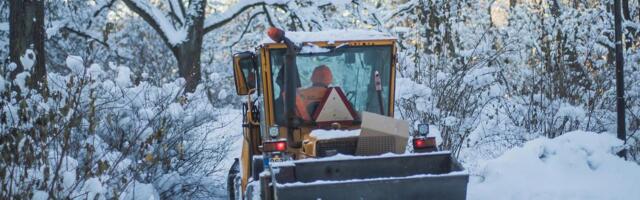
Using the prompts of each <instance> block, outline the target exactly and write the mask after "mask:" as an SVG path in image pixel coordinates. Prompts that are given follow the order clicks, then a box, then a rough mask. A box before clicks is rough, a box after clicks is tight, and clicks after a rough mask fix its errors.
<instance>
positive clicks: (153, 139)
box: [0, 56, 231, 199]
mask: <svg viewBox="0 0 640 200" xmlns="http://www.w3.org/2000/svg"><path fill="white" fill-rule="evenodd" d="M66 60H67V61H66V67H68V68H69V69H71V71H72V72H73V73H70V74H68V75H61V74H58V73H49V74H48V86H49V88H48V91H47V92H46V93H45V94H44V95H40V94H39V93H38V92H37V91H35V90H29V89H28V88H26V87H25V88H22V91H23V92H22V93H21V94H18V93H16V92H13V90H11V89H9V88H5V87H4V85H8V84H4V80H2V83H3V84H2V85H3V87H2V88H3V91H2V99H1V100H0V107H2V109H1V110H2V112H1V113H0V119H1V120H0V133H2V134H1V135H0V137H1V138H2V141H3V142H2V145H1V146H0V151H1V152H2V155H3V156H2V162H1V164H0V169H1V170H2V171H1V172H2V173H0V176H2V177H1V179H2V191H3V192H2V193H1V194H0V195H1V196H0V198H3V199H7V198H19V197H24V196H31V195H34V197H43V196H44V197H47V196H48V197H51V198H89V199H94V198H96V199H110V198H123V199H139V197H142V196H147V197H149V195H150V196H155V197H156V198H157V197H160V198H163V199H167V198H173V199H182V198H198V197H204V196H209V195H213V194H212V193H211V192H212V191H216V189H217V187H220V183H219V182H216V181H217V179H216V178H214V177H212V176H211V175H212V174H213V173H216V172H218V171H220V170H222V169H221V168H220V167H221V166H220V163H221V161H222V159H224V158H225V155H226V152H227V151H228V150H229V149H228V148H229V146H230V145H229V142H231V140H230V138H229V137H228V136H227V135H216V134H215V133H216V132H215V130H216V129H218V128H220V126H221V125H220V124H219V123H217V120H218V119H217V116H218V115H219V114H220V112H221V110H223V108H222V107H214V105H216V104H217V105H220V103H216V102H217V101H219V99H218V98H216V97H215V96H213V95H212V94H213V93H219V92H218V90H213V89H211V88H207V87H208V86H207V84H202V85H201V86H200V87H198V89H197V90H196V92H194V93H187V94H185V93H183V89H184V81H183V80H182V79H177V80H175V81H172V82H168V83H165V84H162V85H159V86H156V85H153V84H151V83H149V82H146V81H141V82H139V83H137V84H134V83H133V82H132V81H131V80H132V74H131V70H130V69H129V68H128V67H126V66H118V65H115V64H113V65H110V66H108V67H102V66H100V65H96V64H93V65H90V67H86V66H85V65H84V64H83V60H82V58H80V57H76V56H69V57H68V58H67V59H66ZM27 78H28V76H27ZM209 84H218V83H213V82H211V83H209ZM144 191H149V193H147V192H144ZM144 199H148V198H144Z"/></svg>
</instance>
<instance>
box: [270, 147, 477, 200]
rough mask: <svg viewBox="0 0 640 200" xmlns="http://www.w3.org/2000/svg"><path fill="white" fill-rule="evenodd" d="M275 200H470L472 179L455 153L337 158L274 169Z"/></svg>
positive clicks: (284, 164)
mask: <svg viewBox="0 0 640 200" xmlns="http://www.w3.org/2000/svg"><path fill="white" fill-rule="evenodd" d="M272 172H274V173H273V174H272V186H273V187H272V188H271V189H272V190H271V191H265V192H267V193H271V192H272V193H271V194H270V195H273V197H274V198H275V199H438V200H447V199H450V200H459V199H461V200H464V199H465V198H466V191H467V182H468V180H469V174H468V173H467V171H466V170H464V169H463V168H462V166H461V165H460V164H459V163H458V162H457V161H455V160H454V159H453V158H452V157H451V155H450V153H449V152H439V153H425V154H406V155H393V154H386V155H381V156H363V157H358V156H337V157H331V158H327V159H319V160H300V161H293V162H285V163H282V164H274V165H272Z"/></svg>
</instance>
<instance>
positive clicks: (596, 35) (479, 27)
mask: <svg viewBox="0 0 640 200" xmlns="http://www.w3.org/2000/svg"><path fill="white" fill-rule="evenodd" d="M622 2H623V17H624V23H623V30H624V59H625V71H624V73H625V85H626V87H625V92H626V96H625V99H626V102H627V109H626V114H627V119H626V122H627V126H628V127H627V130H628V132H627V134H628V140H627V144H628V148H629V155H628V157H629V159H632V160H635V161H638V162H640V148H639V147H640V133H639V132H640V51H639V50H640V49H639V47H640V5H639V3H638V1H637V0H624V1H622ZM612 8H613V1H611V0H603V1H594V0H509V1H507V0H495V1H491V0H479V1H448V0H397V1H390V0H352V1H349V0H320V1H314V0H269V1H256V0H239V1H235V0H230V1H226V0H86V1H75V0H68V1H67V0H8V1H0V57H2V58H3V59H2V60H1V61H0V62H1V63H0V75H1V76H0V108H2V110H1V111H0V141H1V144H0V152H1V154H0V155H1V157H0V159H1V160H2V162H0V180H2V188H1V189H0V199H10V198H16V199H21V198H26V197H34V198H41V197H45V198H46V197H52V198H65V199H66V198H70V199H77V198H79V199H85V198H89V199H93V198H97V199H112V198H119V199H136V194H137V193H141V192H142V193H144V192H149V191H152V192H151V193H152V194H154V195H157V197H160V198H163V199H183V198H204V199H207V198H212V197H213V198H216V197H223V196H224V186H223V184H224V181H223V180H224V179H225V177H224V174H225V170H227V169H224V168H223V167H221V166H223V165H221V164H220V163H221V161H222V160H223V159H225V157H226V154H227V152H229V148H230V145H229V144H230V143H232V142H233V140H236V139H237V138H234V137H231V135H232V134H229V133H226V132H223V131H216V130H220V129H221V128H222V127H224V126H225V125H226V124H224V123H221V122H220V118H221V117H222V116H227V115H226V114H227V113H230V112H236V113H237V109H239V108H240V102H241V100H242V99H241V98H240V97H237V96H236V95H235V91H234V86H233V82H232V73H231V55H232V54H233V53H234V52H239V51H245V50H253V48H254V47H255V45H256V44H258V42H259V41H260V40H261V39H262V37H263V33H264V31H265V29H266V28H268V27H270V26H276V27H281V28H283V29H285V30H287V31H318V30H331V29H356V28H357V29H373V30H378V31H381V32H385V33H388V34H390V35H393V36H396V37H397V38H398V40H399V44H398V45H399V48H398V49H399V59H398V60H399V61H398V62H399V63H398V66H399V68H398V71H397V72H398V79H397V81H398V84H397V85H398V87H397V88H396V89H397V92H396V93H397V96H396V98H397V99H398V100H397V104H396V109H397V112H396V113H397V115H398V116H397V117H399V118H403V119H407V120H411V121H412V122H415V123H418V122H423V123H429V124H433V125H436V126H438V127H439V129H440V131H441V133H442V137H443V140H444V142H443V144H442V145H441V148H442V149H446V150H451V151H452V152H454V154H455V155H456V156H458V157H459V158H460V159H462V160H463V162H464V163H465V165H466V166H468V168H470V170H471V173H472V174H473V169H474V168H473V166H474V165H475V163H476V162H477V161H478V160H483V159H488V158H493V157H495V156H498V155H500V154H501V153H502V152H504V150H506V149H508V148H511V147H514V146H518V145H521V144H522V143H524V142H525V141H528V140H531V139H533V138H537V137H541V136H544V137H550V138H553V137H557V136H560V135H562V134H563V133H566V132H568V131H572V130H585V131H593V132H607V133H605V134H615V133H616V127H615V125H616V114H615V105H616V104H615V100H616V99H615V74H614V64H615V63H614V61H615V59H614V57H615V55H614V53H615V52H614V49H615V45H614V42H613V38H614V35H613V15H612Z"/></svg>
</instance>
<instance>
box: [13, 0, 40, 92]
mask: <svg viewBox="0 0 640 200" xmlns="http://www.w3.org/2000/svg"><path fill="white" fill-rule="evenodd" d="M9 4H10V9H9V12H10V14H9V23H10V28H9V29H10V30H9V41H10V42H9V49H10V52H9V57H10V60H11V62H13V63H15V64H16V69H15V70H14V71H12V72H11V73H10V76H9V78H10V79H11V80H14V79H15V78H16V76H17V75H18V74H19V73H21V72H23V71H25V66H24V65H23V63H22V62H21V61H20V57H22V56H25V54H26V53H27V50H29V49H31V50H32V51H33V52H34V53H35V55H33V54H31V55H29V54H26V57H29V58H30V59H34V57H35V62H34V63H33V65H32V66H31V67H32V68H31V69H30V72H31V76H30V78H29V81H28V82H27V83H28V85H29V86H30V87H31V88H34V89H38V90H40V91H41V92H42V91H43V90H44V89H46V68H45V55H46V54H45V53H46V52H45V50H44V39H45V31H44V0H10V1H9ZM14 88H15V87H14Z"/></svg>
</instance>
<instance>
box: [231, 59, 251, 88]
mask: <svg viewBox="0 0 640 200" xmlns="http://www.w3.org/2000/svg"><path fill="white" fill-rule="evenodd" d="M242 75H243V73H242V69H240V57H235V56H234V57H233V76H234V77H233V78H234V80H235V82H236V93H238V95H246V94H248V93H249V91H247V85H246V84H245V83H246V82H245V80H244V76H242Z"/></svg>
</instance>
